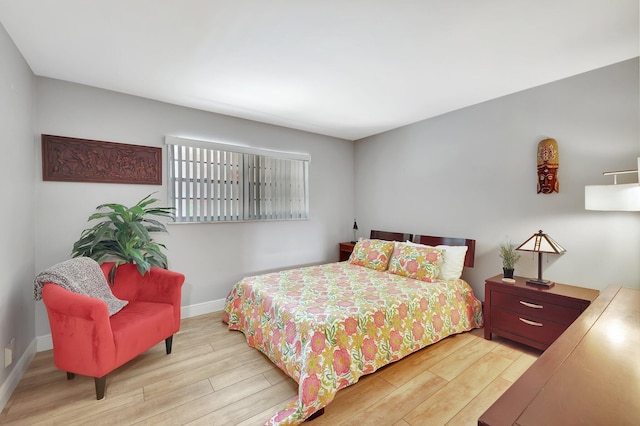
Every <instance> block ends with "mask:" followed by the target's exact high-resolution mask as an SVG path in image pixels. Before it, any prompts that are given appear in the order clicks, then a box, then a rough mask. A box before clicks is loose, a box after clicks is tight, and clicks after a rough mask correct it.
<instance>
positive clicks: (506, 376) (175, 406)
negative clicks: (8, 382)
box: [0, 312, 541, 426]
mask: <svg viewBox="0 0 640 426" xmlns="http://www.w3.org/2000/svg"><path fill="white" fill-rule="evenodd" d="M482 333H483V331H482V330H474V331H472V332H469V333H463V334H459V335H456V336H452V337H449V338H447V339H444V340H442V341H441V342H438V343H436V344H434V345H432V346H429V347H427V348H425V349H423V350H421V351H418V352H416V353H414V354H412V355H409V356H407V357H405V358H404V359H402V360H400V361H398V362H396V363H394V364H391V365H389V366H386V367H384V368H382V369H380V370H379V371H378V372H376V373H374V374H371V375H368V376H365V377H363V378H362V379H361V380H360V381H359V382H358V383H356V384H355V385H353V386H350V387H348V388H346V389H343V390H341V391H340V392H338V394H337V396H336V398H335V399H334V401H333V402H332V403H331V404H330V405H329V406H328V407H327V408H326V409H325V413H324V415H322V416H320V417H318V418H317V419H315V420H313V421H311V422H308V423H307V424H309V425H310V426H319V425H338V424H363V425H364V424H366V425H445V424H446V425H475V424H477V419H478V417H479V416H480V415H481V414H482V413H483V412H484V410H485V409H487V408H488V407H489V406H490V405H491V404H492V403H493V401H495V400H496V399H497V398H498V397H499V396H500V395H501V394H502V393H503V392H504V391H505V390H506V389H507V388H508V387H509V386H510V385H511V383H513V382H514V381H515V380H516V379H517V378H518V377H519V376H520V375H521V374H522V373H523V372H524V371H525V370H526V369H527V368H528V367H529V366H530V365H531V364H532V363H533V362H534V361H535V360H536V359H537V357H538V356H539V355H540V353H541V352H540V351H537V350H535V349H531V348H527V347H526V346H522V345H519V344H517V343H512V342H509V341H508V340H503V339H500V338H496V339H494V340H492V341H488V340H485V339H484V338H483V334H482ZM296 393H297V384H296V383H295V381H293V380H292V379H290V378H288V377H287V376H286V375H285V374H284V373H282V372H281V371H280V370H279V369H278V368H276V367H275V366H274V365H273V364H272V363H271V362H270V361H269V360H268V359H267V358H266V357H264V356H263V355H262V354H261V353H260V352H258V351H257V350H255V349H253V348H250V347H249V346H248V345H247V343H246V341H245V338H244V335H243V334H242V333H240V332H237V331H228V330H227V327H226V325H225V324H224V323H222V321H221V314H220V313H219V312H218V313H213V314H207V315H202V316H199V317H195V318H189V319H185V320H183V323H182V330H181V331H180V332H179V333H178V334H177V335H176V336H175V337H174V340H173V353H172V354H171V355H166V354H165V350H164V342H163V343H161V344H158V345H156V346H154V347H153V348H151V349H150V350H148V351H147V352H145V353H144V354H142V355H140V356H139V357H137V358H135V359H134V360H132V361H131V362H129V363H127V364H126V365H124V366H122V367H120V368H119V369H117V370H116V371H114V372H112V373H111V374H109V375H108V376H107V390H106V398H105V399H103V400H101V401H96V399H95V389H94V382H93V379H92V378H89V377H83V376H76V378H75V379H73V380H67V379H66V374H65V372H63V371H59V370H57V369H56V368H55V366H54V365H53V354H52V351H46V352H40V353H38V354H37V355H36V356H35V358H34V360H33V361H32V363H31V365H30V366H29V369H28V370H27V372H26V373H25V375H24V377H23V378H22V380H21V381H20V383H19V385H18V387H17V388H16V390H15V391H14V393H13V395H12V396H11V398H10V399H9V401H8V403H7V405H6V407H5V408H4V410H3V411H2V413H1V414H0V423H1V424H16V425H65V426H66V425H114V424H116V425H133V424H135V425H185V424H188V425H261V424H263V423H264V422H265V421H266V420H267V419H268V418H269V417H271V415H272V414H274V413H275V412H277V411H278V409H279V408H280V407H281V406H282V405H283V404H284V402H285V401H287V400H289V399H290V398H292V397H293V396H294V395H296Z"/></svg>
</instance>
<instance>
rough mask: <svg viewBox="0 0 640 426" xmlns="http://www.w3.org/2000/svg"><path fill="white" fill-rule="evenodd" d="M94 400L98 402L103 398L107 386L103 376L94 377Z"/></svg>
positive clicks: (105, 377) (105, 376)
mask: <svg viewBox="0 0 640 426" xmlns="http://www.w3.org/2000/svg"><path fill="white" fill-rule="evenodd" d="M95 382H96V399H97V400H100V399H102V398H104V388H105V387H106V385H107V375H106V374H105V375H104V376H102V377H96V378H95Z"/></svg>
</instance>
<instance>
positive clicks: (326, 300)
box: [223, 231, 483, 425]
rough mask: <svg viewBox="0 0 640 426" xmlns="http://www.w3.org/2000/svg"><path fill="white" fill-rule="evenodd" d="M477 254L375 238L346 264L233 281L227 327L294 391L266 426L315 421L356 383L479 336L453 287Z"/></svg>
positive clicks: (477, 308)
mask: <svg viewBox="0 0 640 426" xmlns="http://www.w3.org/2000/svg"><path fill="white" fill-rule="evenodd" d="M372 252H375V254H376V255H377V257H376V256H374V255H373V254H372ZM474 252H475V241H474V240H468V239H451V238H442V237H431V236H423V235H417V236H415V237H413V238H412V235H411V234H405V233H391V232H386V231H371V236H370V238H369V239H360V241H358V243H357V244H356V246H355V248H354V253H352V255H351V257H350V259H349V260H348V261H345V262H336V263H328V264H323V265H316V266H309V267H304V268H298V269H292V270H286V271H281V272H274V273H269V274H264V275H258V276H253V277H247V278H244V279H242V280H241V281H239V282H238V283H237V284H236V285H235V286H234V287H233V288H232V290H231V292H230V293H229V296H228V297H227V299H226V304H225V308H224V312H223V321H224V322H226V323H227V324H228V326H229V329H231V330H239V331H242V332H243V333H244V334H245V336H246V339H247V343H248V344H249V345H250V346H252V347H255V348H257V349H259V350H260V351H261V352H263V353H264V354H265V355H266V356H267V357H268V358H269V359H270V360H271V361H272V362H273V363H275V364H276V365H277V366H278V367H279V368H280V369H282V370H283V371H284V372H285V373H286V374H288V375H289V376H290V377H292V378H293V379H294V380H296V382H297V383H298V386H299V390H298V395H297V396H296V397H294V398H293V399H291V400H290V401H289V402H288V403H287V404H286V405H284V406H283V407H282V408H281V410H280V411H278V412H277V413H275V414H274V415H273V416H272V417H271V419H269V421H268V422H267V424H272V425H283V424H299V423H301V422H303V421H304V420H305V419H308V418H310V417H312V416H317V415H319V414H321V413H322V412H323V411H324V407H326V406H327V405H328V404H329V403H330V402H331V401H332V400H333V398H334V397H335V394H336V392H338V391H339V390H340V389H343V388H345V387H347V386H349V385H351V384H354V383H356V382H357V381H358V379H359V378H360V377H361V376H363V375H365V374H370V373H373V372H374V371H376V370H377V369H379V368H381V367H383V366H385V365H387V364H389V363H392V362H394V361H397V360H399V359H401V358H403V357H404V356H406V355H408V354H410V353H412V352H415V351H417V350H419V349H421V348H423V347H425V346H428V345H430V344H432V343H435V342H437V341H439V340H441V339H443V338H445V337H447V336H449V335H452V334H456V333H461V332H464V331H469V330H471V329H473V328H478V327H482V325H483V318H482V305H481V302H480V301H479V300H478V299H477V298H476V297H475V296H474V294H473V291H472V289H471V287H470V286H469V284H468V283H466V282H465V281H464V280H462V279H461V278H460V277H459V276H458V277H455V275H456V274H458V273H459V274H460V275H461V273H462V267H463V265H464V266H473V258H474ZM416 253H417V254H416ZM454 253H455V256H454ZM408 254H410V255H408ZM447 254H449V257H447ZM385 257H386V258H387V259H386V263H385V259H384V258H385ZM454 258H455V262H454V263H456V265H455V267H456V268H455V270H454V271H453V275H451V274H450V273H451V271H448V270H446V269H447V268H448V267H450V266H451V265H449V264H448V263H447V262H450V261H451V262H453V259H454ZM416 264H418V266H419V267H418V268H416V267H415V266H416Z"/></svg>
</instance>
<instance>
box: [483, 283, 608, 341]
mask: <svg viewBox="0 0 640 426" xmlns="http://www.w3.org/2000/svg"><path fill="white" fill-rule="evenodd" d="M514 278H515V283H506V282H503V281H502V275H496V276H495V277H492V278H489V279H487V280H486V283H485V288H484V318H485V321H484V337H485V338H486V339H488V340H491V337H492V334H494V333H495V334H498V335H500V336H502V337H506V338H508V339H511V340H515V341H518V342H520V343H524V344H525V345H529V346H532V347H534V348H537V349H542V350H545V349H547V348H548V347H549V345H551V344H552V343H553V342H554V341H555V340H556V339H557V338H558V337H559V336H560V335H561V334H562V333H563V332H564V331H565V330H566V329H567V327H569V326H570V325H571V323H572V322H573V321H575V319H576V318H578V316H580V314H581V313H582V312H583V311H584V310H585V309H586V308H587V307H588V306H589V304H590V303H591V301H592V300H594V299H595V298H596V297H598V293H599V292H598V290H594V289H590V288H582V287H576V286H572V285H566V284H557V283H556V284H554V285H553V286H551V287H544V286H538V285H532V284H527V283H526V281H527V279H526V278H523V277H514Z"/></svg>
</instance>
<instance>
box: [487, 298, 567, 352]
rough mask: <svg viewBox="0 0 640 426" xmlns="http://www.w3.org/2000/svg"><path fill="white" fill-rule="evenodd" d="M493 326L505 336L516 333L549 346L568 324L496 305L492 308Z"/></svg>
mask: <svg viewBox="0 0 640 426" xmlns="http://www.w3.org/2000/svg"><path fill="white" fill-rule="evenodd" d="M491 328H492V329H493V330H494V331H495V332H496V333H498V334H504V335H505V337H510V336H511V335H515V336H519V337H522V338H524V339H530V340H533V341H536V342H539V343H541V344H543V345H546V346H548V345H551V343H553V341H554V340H556V339H557V338H558V337H559V336H560V335H561V334H562V333H563V332H564V330H565V329H566V326H564V325H562V324H558V323H555V322H553V321H549V320H545V319H540V318H535V317H527V316H526V315H524V314H519V313H517V312H512V311H507V310H504V309H500V308H496V307H494V308H493V309H492V310H491Z"/></svg>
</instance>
